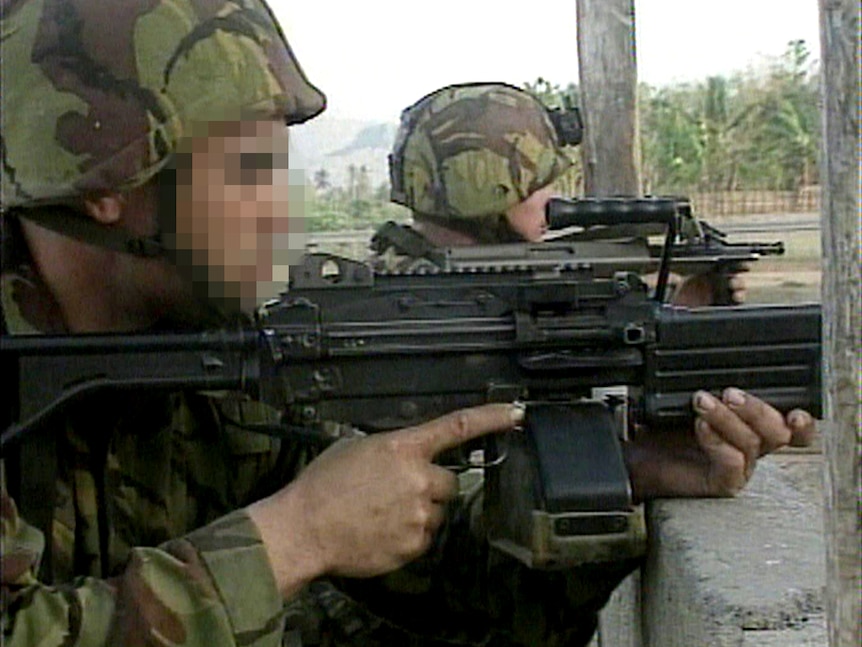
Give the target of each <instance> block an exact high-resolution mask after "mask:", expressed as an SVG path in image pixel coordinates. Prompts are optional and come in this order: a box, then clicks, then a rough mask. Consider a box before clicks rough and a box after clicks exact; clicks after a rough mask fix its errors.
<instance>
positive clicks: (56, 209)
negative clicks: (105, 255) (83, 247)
mask: <svg viewBox="0 0 862 647" xmlns="http://www.w3.org/2000/svg"><path fill="white" fill-rule="evenodd" d="M15 214H16V215H17V216H19V217H20V218H25V219H27V220H29V221H30V222H33V223H35V224H37V225H39V226H40V227H44V228H45V229H50V230H51V231H55V232H57V233H58V234H63V235H64V236H68V237H70V238H74V239H75V240H79V241H81V242H83V243H88V244H90V245H95V246H97V247H102V248H104V249H109V250H111V251H115V252H121V253H123V254H132V255H134V256H140V257H142V258H155V257H157V256H161V255H162V254H163V253H164V247H163V245H162V240H161V239H162V237H161V234H160V233H156V234H154V235H152V236H147V237H140V236H134V235H132V233H131V232H129V231H128V230H126V229H125V228H123V227H118V226H116V225H105V224H102V223H100V222H96V221H95V220H93V219H92V218H90V217H89V216H88V215H87V214H85V213H82V212H81V211H80V210H78V209H76V208H74V207H71V206H69V205H50V206H45V207H34V208H32V209H16V210H15Z"/></svg>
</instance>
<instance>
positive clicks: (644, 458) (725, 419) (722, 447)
mask: <svg viewBox="0 0 862 647" xmlns="http://www.w3.org/2000/svg"><path fill="white" fill-rule="evenodd" d="M693 404H694V408H695V412H696V413H697V418H696V420H695V424H694V430H693V433H692V432H691V431H686V430H681V431H679V432H661V433H655V434H643V435H641V436H639V437H638V438H637V439H636V440H634V441H632V442H630V443H627V446H626V461H627V463H628V466H629V472H630V475H631V479H632V487H633V490H634V493H635V496H636V498H638V499H639V500H644V499H650V498H656V497H726V496H734V495H736V494H737V493H738V492H739V491H740V490H742V488H743V487H745V485H746V484H747V483H748V481H749V479H750V478H751V476H752V474H753V473H754V468H755V465H756V464H757V460H758V459H759V458H760V457H761V456H764V455H766V454H769V453H771V452H774V451H775V450H777V449H780V448H781V447H785V446H788V445H790V446H806V445H809V444H811V442H813V440H814V437H815V436H816V433H817V428H816V422H815V420H814V418H813V417H812V416H811V415H810V414H809V413H808V412H806V411H802V410H799V409H797V410H794V411H791V412H790V413H788V414H787V416H783V415H782V414H781V413H779V412H778V411H777V410H776V409H774V408H773V407H771V406H770V405H768V404H766V403H765V402H763V401H762V400H760V399H758V398H756V397H754V396H753V395H751V394H749V393H744V392H743V391H740V390H739V389H732V388H731V389H725V391H724V392H723V393H722V397H721V399H718V398H715V397H713V396H712V395H710V394H709V393H706V392H698V393H696V394H695V395H694V400H693Z"/></svg>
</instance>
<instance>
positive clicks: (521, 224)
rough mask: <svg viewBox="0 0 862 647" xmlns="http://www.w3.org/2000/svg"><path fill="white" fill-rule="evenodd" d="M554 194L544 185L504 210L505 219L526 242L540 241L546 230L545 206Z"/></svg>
mask: <svg viewBox="0 0 862 647" xmlns="http://www.w3.org/2000/svg"><path fill="white" fill-rule="evenodd" d="M554 195H555V191H554V190H553V189H552V188H551V187H550V186H546V187H544V188H541V189H539V190H538V191H536V192H535V193H533V194H531V195H530V196H529V197H528V198H527V199H526V200H524V201H523V202H519V203H518V204H516V205H515V206H513V207H509V209H508V210H507V211H506V221H507V222H508V223H509V227H511V229H512V231H514V232H515V233H516V234H518V235H519V236H521V238H523V239H524V240H525V241H527V242H530V243H537V242H540V241H541V240H542V238H543V237H544V235H545V232H546V231H547V230H548V223H547V219H546V218H545V206H546V205H547V204H548V201H549V200H550V199H551V198H552V197H554Z"/></svg>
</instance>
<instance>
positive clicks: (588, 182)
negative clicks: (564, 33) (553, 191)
mask: <svg viewBox="0 0 862 647" xmlns="http://www.w3.org/2000/svg"><path fill="white" fill-rule="evenodd" d="M577 8H578V14H577V15H578V65H579V70H580V94H581V96H580V101H581V109H582V113H583V119H584V141H583V143H582V144H581V154H582V155H583V160H584V188H585V192H586V194H587V195H605V196H607V195H639V194H640V191H641V182H640V168H639V167H640V164H639V156H640V155H639V151H638V144H637V141H638V137H637V132H638V128H637V101H636V96H637V61H636V58H635V14H634V0H578V6H577Z"/></svg>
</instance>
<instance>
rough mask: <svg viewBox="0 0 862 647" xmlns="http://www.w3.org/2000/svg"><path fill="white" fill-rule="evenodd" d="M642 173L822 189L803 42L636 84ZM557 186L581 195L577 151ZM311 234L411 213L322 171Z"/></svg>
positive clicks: (543, 94)
mask: <svg viewBox="0 0 862 647" xmlns="http://www.w3.org/2000/svg"><path fill="white" fill-rule="evenodd" d="M523 87H524V88H526V89H528V90H530V91H531V92H533V93H534V94H536V95H537V96H538V97H539V99H540V100H541V101H542V102H543V103H544V104H545V105H547V106H549V107H551V108H559V107H570V106H573V105H578V104H579V103H580V101H579V98H578V96H579V95H578V88H577V86H576V85H574V84H572V83H570V84H568V85H566V86H565V87H563V86H560V85H558V84H555V83H552V82H551V81H548V80H547V79H545V78H543V77H539V78H538V79H536V81H534V82H532V83H524V86H523ZM638 110H639V113H640V136H641V142H640V144H641V155H642V160H641V168H642V175H643V179H644V191H645V192H646V193H653V194H658V193H665V194H690V193H693V192H709V191H743V190H764V189H765V190H792V191H798V190H800V189H801V188H803V187H806V186H809V185H812V184H816V183H817V181H818V174H817V168H818V167H817V155H818V151H819V146H820V117H819V71H818V67H817V66H815V65H813V64H812V63H811V55H810V52H809V50H808V47H807V45H806V44H805V42H804V41H792V42H790V43H788V46H787V50H786V51H785V53H784V55H782V56H781V57H780V58H778V59H777V60H776V61H774V62H773V64H772V65H771V66H770V67H769V68H767V69H766V70H762V71H759V72H747V73H744V74H743V73H739V74H734V75H731V76H729V77H724V76H714V77H709V78H707V79H705V80H704V81H703V82H702V83H694V84H676V85H671V86H667V87H652V86H649V85H641V86H640V88H639V106H638ZM572 159H573V160H574V162H575V163H574V165H573V167H572V169H571V170H570V171H569V172H568V173H567V174H565V175H564V176H563V177H562V178H560V179H559V180H558V181H557V182H556V184H555V188H556V189H557V190H559V191H560V192H561V193H563V194H565V195H581V194H582V193H583V171H582V165H581V159H580V155H578V154H577V151H574V150H573V151H572ZM308 194H309V195H310V196H311V197H310V199H309V200H308V201H307V209H308V211H307V213H308V215H310V216H311V218H310V220H309V230H311V231H332V230H351V229H352V230H357V229H372V228H375V227H377V226H379V225H380V224H381V223H383V222H385V221H386V220H395V221H398V222H407V221H409V219H410V212H409V210H407V209H405V208H404V207H401V206H399V205H395V204H392V203H390V202H389V201H388V197H389V186H388V185H387V184H381V185H380V186H377V187H371V186H370V183H369V178H368V170H367V169H366V168H365V167H358V168H357V167H352V168H350V169H348V178H347V186H334V185H333V182H332V178H331V177H330V176H329V174H328V173H327V172H326V170H324V169H321V170H319V171H317V172H316V173H314V175H313V179H312V181H311V183H310V187H309V190H308Z"/></svg>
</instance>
